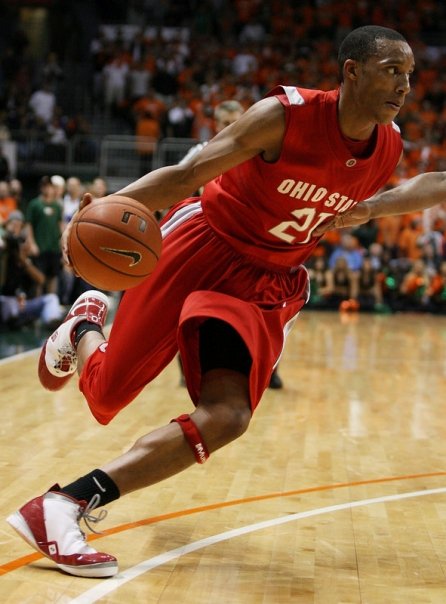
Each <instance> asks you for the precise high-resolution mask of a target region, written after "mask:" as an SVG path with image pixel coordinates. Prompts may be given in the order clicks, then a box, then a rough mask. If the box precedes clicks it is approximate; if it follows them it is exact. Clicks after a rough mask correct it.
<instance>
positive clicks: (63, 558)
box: [6, 484, 118, 577]
mask: <svg viewBox="0 0 446 604" xmlns="http://www.w3.org/2000/svg"><path fill="white" fill-rule="evenodd" d="M59 489H60V487H59V485H57V484H56V485H54V486H53V487H51V489H50V490H49V491H48V492H47V493H45V494H44V495H40V496H39V497H35V498H34V499H31V501H29V502H28V503H26V504H25V505H24V506H23V507H21V508H20V510H19V511H18V512H15V513H14V514H11V516H9V517H8V518H7V519H6V521H7V522H8V523H9V524H10V525H11V526H12V528H13V529H14V530H15V531H16V532H17V533H18V534H19V535H20V536H21V537H22V538H23V539H24V540H25V541H26V542H27V543H28V544H29V545H31V547H33V548H34V549H36V550H37V551H38V552H40V553H41V554H43V555H44V556H46V557H47V558H49V559H50V560H52V561H53V562H55V563H56V564H57V566H58V567H59V568H60V569H61V570H63V571H64V572H66V573H68V574H70V575H75V576H77V577H112V576H113V575H116V573H117V572H118V561H117V560H116V558H115V557H114V556H111V555H110V554H104V553H102V552H97V551H96V550H95V549H93V548H92V547H90V546H89V545H88V544H87V541H86V539H85V535H84V533H83V532H82V531H81V529H80V526H79V521H80V520H81V518H83V519H84V520H85V522H86V524H87V526H89V524H88V522H98V521H100V520H102V519H103V518H105V516H106V515H107V512H106V510H102V511H101V513H100V514H99V515H98V516H97V517H95V516H92V515H91V514H90V512H91V511H92V510H93V509H94V507H95V505H94V503H93V500H94V497H93V499H92V501H91V502H90V504H88V505H87V502H86V501H78V500H76V499H74V498H73V497H70V496H69V495H65V494H64V493H61V492H60V491H59ZM89 528H90V527H89Z"/></svg>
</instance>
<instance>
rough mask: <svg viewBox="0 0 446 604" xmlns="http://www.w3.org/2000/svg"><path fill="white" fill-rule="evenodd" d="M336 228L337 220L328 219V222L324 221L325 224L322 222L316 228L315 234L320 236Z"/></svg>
mask: <svg viewBox="0 0 446 604" xmlns="http://www.w3.org/2000/svg"><path fill="white" fill-rule="evenodd" d="M335 228H336V224H335V221H334V220H328V221H327V222H324V224H321V225H320V226H318V227H317V228H316V229H314V235H315V236H316V237H320V236H321V235H324V233H326V232H327V231H331V230H332V229H335Z"/></svg>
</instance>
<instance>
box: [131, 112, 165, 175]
mask: <svg viewBox="0 0 446 604" xmlns="http://www.w3.org/2000/svg"><path fill="white" fill-rule="evenodd" d="M135 134H136V136H137V137H138V138H137V142H136V150H137V152H138V154H139V158H140V174H141V176H142V175H143V174H146V173H147V172H150V170H151V167H152V157H153V153H154V151H155V147H156V143H157V141H158V139H159V138H160V136H161V126H160V124H159V122H158V120H157V119H156V118H154V117H153V115H152V113H151V112H150V111H149V110H148V109H146V110H145V111H142V112H141V113H140V114H139V116H138V118H137V121H136V127H135Z"/></svg>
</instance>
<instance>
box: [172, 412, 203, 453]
mask: <svg viewBox="0 0 446 604" xmlns="http://www.w3.org/2000/svg"><path fill="white" fill-rule="evenodd" d="M171 422H177V423H178V425H179V426H180V428H181V429H182V430H183V434H184V438H185V439H186V440H187V442H188V444H189V446H190V448H191V449H192V452H193V454H194V455H195V459H196V460H197V462H198V463H204V462H205V461H206V459H207V458H208V457H209V451H208V450H207V447H206V445H205V444H204V440H203V438H202V436H201V434H200V431H199V430H198V428H197V426H196V425H195V424H194V422H193V420H192V418H191V417H190V415H188V414H186V413H185V414H183V415H180V416H179V417H176V418H175V419H172V420H171Z"/></svg>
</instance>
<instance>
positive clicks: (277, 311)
mask: <svg viewBox="0 0 446 604" xmlns="http://www.w3.org/2000/svg"><path fill="white" fill-rule="evenodd" d="M307 295H308V274H307V271H306V270H305V268H303V267H299V268H298V269H297V270H296V271H295V272H293V273H291V272H286V271H280V272H277V271H271V270H269V269H265V268H264V267H261V266H257V265H255V264H253V263H252V259H247V258H245V257H243V256H241V255H240V254H239V253H236V252H235V251H234V250H233V249H232V248H230V247H229V246H228V244H227V243H225V242H224V241H223V240H221V239H220V238H218V237H216V235H215V234H214V232H213V231H212V230H211V229H210V228H209V226H208V224H207V222H206V220H205V218H204V216H203V213H202V211H201V205H200V203H199V202H195V203H189V204H187V205H184V206H182V207H180V208H179V209H178V210H176V211H175V212H173V213H171V214H170V215H169V216H168V217H167V220H166V221H165V222H164V224H163V252H162V254H161V258H160V260H159V263H158V266H157V267H156V269H155V271H154V273H153V274H152V275H151V276H150V277H149V278H148V279H147V280H146V281H145V282H144V283H142V284H141V285H139V286H137V287H135V288H132V289H130V290H128V291H126V292H125V293H124V296H123V298H122V301H121V303H120V305H119V308H118V310H117V313H116V316H115V318H114V321H113V325H112V329H111V332H110V338H109V341H108V345H107V346H101V347H100V348H99V349H98V350H97V351H96V352H95V353H94V354H92V355H91V356H90V357H89V359H88V361H87V362H86V363H85V365H84V367H83V371H82V375H81V377H80V389H81V391H82V392H83V394H84V396H85V397H86V399H87V402H88V404H89V406H90V409H91V411H92V413H93V415H94V416H95V417H96V419H97V420H98V421H99V422H100V423H104V424H106V423H108V422H109V421H110V420H111V419H112V418H113V417H114V416H115V415H116V414H117V413H118V412H119V411H120V410H121V409H122V408H124V407H125V406H126V405H127V404H128V403H130V402H131V401H132V400H133V399H134V398H135V397H136V396H137V395H138V394H139V392H140V391H141V390H142V389H143V388H144V387H145V386H146V385H147V384H148V383H149V382H151V381H152V380H153V379H154V378H155V377H156V376H157V375H158V374H159V373H160V372H161V371H162V370H163V369H164V368H165V367H166V366H167V365H168V364H169V363H170V362H171V361H172V359H173V358H174V356H175V355H176V353H177V352H178V350H179V351H180V353H181V358H182V363H183V369H184V373H185V377H186V383H187V387H188V390H189V393H190V396H191V398H192V401H193V402H194V404H197V403H198V401H199V396H200V383H201V373H200V363H199V351H198V341H199V337H198V330H199V327H200V324H201V323H202V322H203V321H205V320H206V319H207V318H209V317H213V318H217V319H221V320H223V321H226V322H227V323H229V324H230V325H231V326H232V327H233V328H234V329H235V330H236V331H237V332H238V333H239V334H240V336H241V337H242V338H243V340H244V342H245V343H246V345H247V347H248V350H249V351H250V354H251V356H252V368H251V373H250V399H251V408H252V410H254V409H255V407H256V406H257V404H258V403H259V400H260V398H261V396H262V394H263V392H264V390H265V389H266V388H267V386H268V383H269V379H270V376H271V371H272V367H273V366H274V365H275V364H276V363H277V361H278V359H279V357H280V355H281V353H282V350H283V346H284V341H285V337H286V335H287V333H288V331H289V329H290V328H291V325H292V323H293V322H294V319H295V318H296V316H297V314H298V312H299V311H300V309H301V308H302V306H303V305H304V304H305V302H306V300H307Z"/></svg>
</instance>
